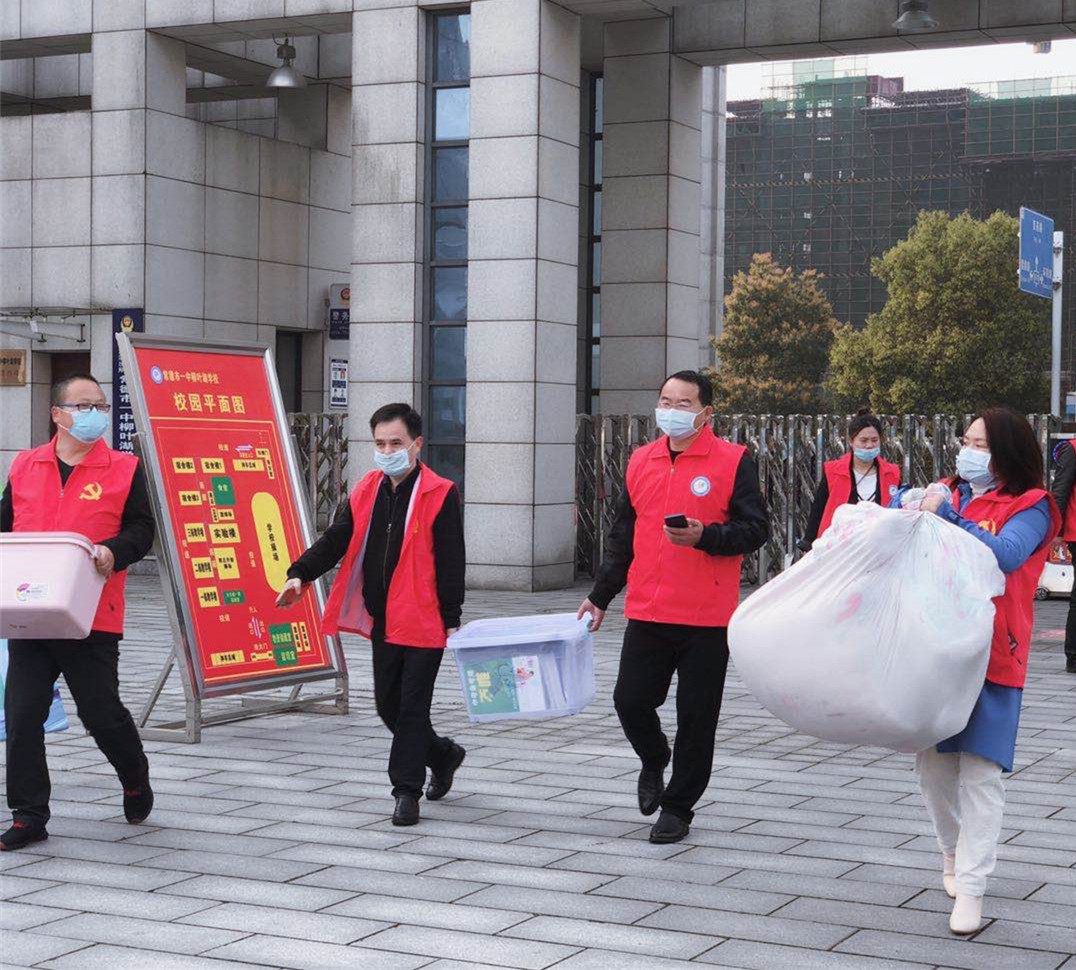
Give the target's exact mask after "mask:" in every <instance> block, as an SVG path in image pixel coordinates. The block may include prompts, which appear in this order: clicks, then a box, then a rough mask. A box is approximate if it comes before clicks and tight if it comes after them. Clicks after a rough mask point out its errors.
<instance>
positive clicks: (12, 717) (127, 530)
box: [0, 374, 154, 851]
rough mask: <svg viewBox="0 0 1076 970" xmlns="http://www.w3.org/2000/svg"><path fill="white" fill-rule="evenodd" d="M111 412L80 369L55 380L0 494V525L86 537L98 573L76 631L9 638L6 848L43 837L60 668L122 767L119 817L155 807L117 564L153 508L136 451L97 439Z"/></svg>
mask: <svg viewBox="0 0 1076 970" xmlns="http://www.w3.org/2000/svg"><path fill="white" fill-rule="evenodd" d="M108 412H109V405H108V403H107V402H106V400H105V395H104V392H103V391H102V390H101V385H100V384H98V383H97V381H96V380H95V379H94V378H93V377H91V376H90V375H89V374H75V375H73V376H71V377H67V378H65V379H63V380H60V381H57V382H56V384H54V385H53V388H52V420H53V422H54V423H55V425H56V436H55V437H54V438H53V439H52V440H51V441H50V442H49V443H48V444H45V445H41V446H40V447H38V448H33V449H31V450H30V451H24V452H22V453H20V454H19V455H17V456H16V458H15V460H14V461H13V462H12V463H11V471H10V473H9V475H8V481H7V486H6V488H5V489H4V494H3V498H2V499H0V532H79V533H81V534H82V535H84V536H86V537H87V538H88V539H89V540H90V541H91V542H93V543H95V545H94V562H95V565H96V568H97V571H98V572H99V573H100V574H101V575H102V576H105V577H107V579H106V582H105V586H104V589H103V590H102V592H101V599H100V601H99V603H98V607H97V613H96V614H95V616H94V618H93V624H92V628H91V630H90V633H89V635H88V636H87V637H85V639H82V640H12V641H11V642H10V643H9V644H8V671H7V682H6V684H5V688H4V717H5V721H6V724H7V803H8V807H9V808H10V809H11V812H12V816H13V818H14V821H13V823H12V825H11V828H9V829H8V830H7V831H6V832H5V833H4V834H3V835H2V836H0V848H2V849H4V850H5V851H8V850H12V849H21V848H22V847H23V846H25V845H29V844H30V843H32V842H40V841H42V840H44V839H47V838H48V837H49V834H48V831H47V829H46V825H47V823H48V820H49V795H50V794H51V791H52V789H51V785H50V783H49V769H48V764H47V763H46V761H45V733H44V724H45V718H46V716H47V715H48V711H49V705H50V703H51V702H52V685H53V683H54V682H55V681H56V678H57V677H59V675H60V674H63V675H64V680H65V681H66V682H67V687H68V689H69V690H70V691H71V696H72V697H73V698H74V700H75V706H76V707H77V708H78V716H79V719H80V720H81V721H82V725H83V727H85V728H86V730H87V731H89V733H90V734H91V735H92V736H93V739H94V741H96V742H97V747H98V748H100V749H101V753H102V754H103V755H104V756H105V757H106V758H108V760H109V762H110V763H111V764H112V767H113V768H115V769H116V774H117V775H119V779H120V784H121V785H122V786H123V813H124V816H125V817H126V819H127V821H128V822H132V823H137V822H141V821H144V820H145V818H146V816H148V815H149V813H150V810H151V809H152V808H153V790H152V789H151V788H150V784H149V763H148V762H147V760H146V756H145V753H144V752H143V750H142V740H141V738H139V736H138V728H136V727H135V723H134V721H133V720H132V718H131V715H130V713H129V712H128V710H127V708H126V707H124V706H123V701H121V700H120V685H119V655H120V648H119V643H120V640H121V639H122V638H123V605H124V604H123V587H124V581H125V579H126V576H127V572H126V570H127V567H128V566H130V565H131V564H132V563H135V562H138V560H139V559H142V558H143V557H144V556H145V555H146V553H148V552H149V551H150V549H151V548H152V546H153V531H154V530H153V513H152V510H151V509H150V505H149V496H148V493H147V491H146V479H145V476H144V474H143V472H142V467H141V465H140V464H139V461H138V459H137V458H135V456H134V455H128V454H125V453H124V452H122V451H115V450H113V449H112V448H109V447H108V445H107V444H106V443H105V440H104V436H105V433H106V432H107V431H108V430H109V427H110V425H109V419H108Z"/></svg>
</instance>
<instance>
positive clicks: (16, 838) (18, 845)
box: [0, 822, 49, 852]
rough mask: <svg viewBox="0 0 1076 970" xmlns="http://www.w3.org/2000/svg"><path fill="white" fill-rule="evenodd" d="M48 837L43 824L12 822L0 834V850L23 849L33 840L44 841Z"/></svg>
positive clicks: (12, 850)
mask: <svg viewBox="0 0 1076 970" xmlns="http://www.w3.org/2000/svg"><path fill="white" fill-rule="evenodd" d="M48 837H49V833H48V832H46V831H45V826H44V825H35V824H34V823H33V822H12V823H11V828H9V829H8V830H7V831H6V832H5V833H4V834H3V835H0V851H2V852H14V851H15V850H16V849H23V848H25V847H26V846H28V845H32V844H33V843H34V842H44V841H45V839H47V838H48Z"/></svg>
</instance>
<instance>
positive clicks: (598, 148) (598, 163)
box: [594, 138, 602, 185]
mask: <svg viewBox="0 0 1076 970" xmlns="http://www.w3.org/2000/svg"><path fill="white" fill-rule="evenodd" d="M594 184H595V185H601V184H602V142H601V139H600V138H599V139H598V140H597V141H596V142H594Z"/></svg>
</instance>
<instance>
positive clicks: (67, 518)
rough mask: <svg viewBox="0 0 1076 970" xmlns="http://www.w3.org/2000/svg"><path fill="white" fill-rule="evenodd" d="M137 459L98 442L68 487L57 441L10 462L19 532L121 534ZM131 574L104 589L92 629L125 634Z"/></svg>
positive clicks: (113, 579) (120, 576) (90, 536)
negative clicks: (126, 589) (126, 595)
mask: <svg viewBox="0 0 1076 970" xmlns="http://www.w3.org/2000/svg"><path fill="white" fill-rule="evenodd" d="M137 467H138V459H137V458H135V456H134V455H128V454H125V453H124V452H122V451H113V450H112V449H111V448H109V447H108V445H106V444H105V442H104V441H103V440H101V441H98V442H97V443H96V444H95V445H94V446H93V447H92V448H91V449H90V450H89V452H88V453H87V455H86V457H85V458H83V459H82V461H81V462H79V464H77V465H75V467H74V471H72V472H71V475H70V477H69V478H68V479H67V484H66V485H64V484H62V483H61V481H60V469H59V467H58V466H57V464H56V439H55V438H53V439H52V441H50V442H49V443H48V444H47V445H41V446H40V447H38V448H33V449H31V450H30V451H24V452H21V453H20V454H19V455H17V456H16V458H15V460H14V461H13V462H12V463H11V472H10V473H9V475H8V479H9V481H10V482H11V501H12V507H13V510H14V513H15V522H14V526H13V531H15V532H79V533H81V534H82V535H84V536H86V538H87V539H89V540H90V541H91V542H94V543H98V542H102V541H103V540H105V539H112V538H114V537H115V536H116V535H118V534H119V531H120V525H121V523H122V521H123V507H124V505H126V504H127V496H128V495H129V494H130V491H131V481H132V479H133V478H134V473H135V469H136V468H137ZM126 581H127V573H126V571H124V572H117V573H113V574H112V575H111V576H110V577H109V579H108V581H107V582H106V583H105V588H104V589H103V590H102V591H101V601H100V603H99V604H98V606H97V613H96V614H95V615H94V618H93V627H92V629H94V630H100V631H103V632H105V633H119V634H120V635H121V636H122V634H123V587H124V584H125V583H126Z"/></svg>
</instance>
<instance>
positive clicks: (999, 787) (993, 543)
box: [893, 408, 1061, 934]
mask: <svg viewBox="0 0 1076 970" xmlns="http://www.w3.org/2000/svg"><path fill="white" fill-rule="evenodd" d="M956 470H957V474H956V476H955V477H954V478H952V479H949V480H948V481H946V482H945V484H946V485H947V486H948V487H949V488H950V491H951V497H950V498H948V499H946V498H945V497H944V496H942V495H931V494H928V495H927V496H926V498H925V499H924V500H923V503H922V506H921V509H922V511H924V512H935V513H936V514H937V515H939V516H941V517H942V518H944V519H945V520H947V521H948V522H951V523H953V524H954V525H956V526H958V527H959V528H961V529H963V530H964V531H965V532H967V533H969V534H970V535H973V536H975V538H977V539H979V540H980V541H981V542H983V543H985V545H986V546H987V547H988V548H989V549H990V551H991V552H993V553H994V556H995V557H996V558H997V563H998V567H999V568H1000V569H1001V571H1002V572H1003V573H1005V576H1006V580H1005V592H1004V593H1003V594H1002V595H1001V596H999V597H997V598H996V599H995V600H994V607H995V614H994V637H993V640H992V642H991V645H990V662H989V666H988V667H987V670H986V682H985V683H984V684H983V689H982V692H981V693H980V694H979V699H978V701H977V702H976V704H975V708H974V709H973V710H972V713H971V717H970V718H969V720H968V723H967V726H966V727H965V728H964V730H963V731H961V732H960V733H959V734H957V735H955V736H954V737H951V738H949V739H947V740H945V741H942V742H941V743H940V744H938V745H937V746H936V747H934V748H928V749H927V750H925V751H920V752H919V754H918V755H917V756H916V768H917V770H918V772H919V785H920V788H921V790H922V792H923V799H924V800H925V801H926V804H927V810H928V812H929V813H930V816H931V819H932V821H933V822H934V831H935V833H936V834H937V837H938V844H939V845H940V846H941V850H942V863H943V867H942V882H943V884H944V886H945V891H946V892H947V893H948V894H949V896H950V897H953V898H954V899H955V900H956V902H955V904H954V906H953V913H952V916H951V917H950V920H949V926H950V929H952V931H953V932H954V933H960V934H966V933H974V932H975V931H976V930H978V929H979V925H980V922H981V917H982V902H983V893H984V892H985V890H986V880H987V877H988V876H989V875H990V873H991V872H992V871H993V869H994V864H995V862H996V861H997V841H998V836H999V834H1000V832H1001V821H1002V815H1003V812H1004V809H1005V788H1004V785H1003V784H1002V780H1001V774H1002V772H1003V771H1012V768H1013V755H1014V752H1015V748H1016V732H1017V728H1018V726H1019V723H1020V702H1021V699H1022V696H1023V686H1024V679H1025V678H1026V676H1027V662H1028V654H1029V652H1030V649H1031V629H1032V624H1033V621H1034V600H1035V589H1036V587H1037V585H1038V581H1039V575H1040V574H1041V573H1042V567H1043V564H1044V563H1045V561H1046V554H1047V550H1048V548H1049V545H1050V542H1051V541H1052V539H1053V537H1054V536H1056V535H1057V531H1058V529H1059V528H1060V526H1061V516H1060V514H1059V513H1058V511H1057V506H1056V504H1055V503H1054V500H1053V498H1052V497H1051V496H1050V494H1049V493H1048V492H1047V491H1046V490H1045V488H1044V484H1043V463H1042V453H1041V452H1040V451H1039V445H1038V442H1037V441H1036V440H1035V435H1034V432H1033V431H1032V430H1031V426H1030V425H1029V424H1028V423H1027V420H1026V419H1025V418H1024V417H1023V416H1022V415H1020V414H1017V413H1016V412H1015V411H1011V410H1009V409H1008V408H991V409H990V410H987V411H984V412H983V413H982V414H981V415H979V417H977V418H976V419H975V420H974V421H973V422H972V423H971V424H970V425H969V426H968V429H967V431H965V433H964V446H963V447H962V448H961V449H960V454H959V455H958V456H957V461H956ZM893 504H899V496H898V498H896V499H894V502H893Z"/></svg>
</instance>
